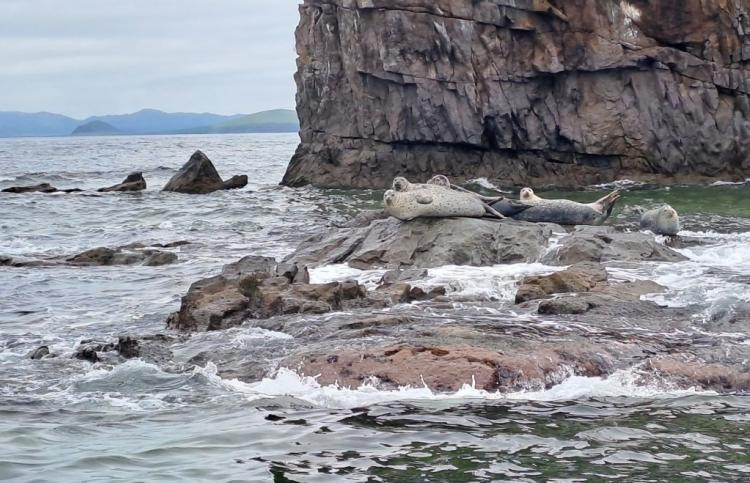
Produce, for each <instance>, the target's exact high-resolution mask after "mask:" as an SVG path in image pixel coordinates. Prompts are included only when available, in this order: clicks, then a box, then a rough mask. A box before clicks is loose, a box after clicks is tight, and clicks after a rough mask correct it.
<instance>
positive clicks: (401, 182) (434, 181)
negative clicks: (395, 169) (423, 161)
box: [391, 174, 504, 203]
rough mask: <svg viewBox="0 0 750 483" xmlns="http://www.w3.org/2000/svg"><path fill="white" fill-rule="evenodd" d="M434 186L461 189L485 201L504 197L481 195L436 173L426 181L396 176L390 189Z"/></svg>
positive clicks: (431, 188) (409, 189) (413, 188)
mask: <svg viewBox="0 0 750 483" xmlns="http://www.w3.org/2000/svg"><path fill="white" fill-rule="evenodd" d="M436 188H443V189H453V190H456V191H461V192H463V193H467V194H470V195H472V196H475V197H477V198H478V199H480V200H482V201H483V202H485V203H496V202H498V201H500V200H502V199H504V197H503V196H494V197H493V196H483V195H480V194H479V193H475V192H473V191H470V190H467V189H466V188H462V187H461V186H457V185H455V184H453V183H451V182H450V180H449V179H448V177H447V176H445V175H442V174H438V175H436V176H433V177H432V178H430V180H429V181H427V183H411V182H409V180H408V179H406V178H404V177H403V176H398V177H396V178H393V183H392V185H391V189H392V190H393V191H399V192H404V191H414V190H423V189H427V190H433V189H436Z"/></svg>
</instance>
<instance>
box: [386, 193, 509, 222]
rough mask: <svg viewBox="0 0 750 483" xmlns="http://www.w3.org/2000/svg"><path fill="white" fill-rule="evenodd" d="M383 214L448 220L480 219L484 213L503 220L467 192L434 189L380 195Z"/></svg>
mask: <svg viewBox="0 0 750 483" xmlns="http://www.w3.org/2000/svg"><path fill="white" fill-rule="evenodd" d="M383 203H384V205H385V212H386V213H387V214H389V215H390V216H393V217H394V218H398V219H399V220H403V221H409V220H413V219H414V218H419V217H425V218H448V217H454V216H462V217H469V218H481V217H483V216H484V215H485V213H487V212H489V213H490V214H492V215H494V216H496V217H498V218H503V216H502V215H500V214H499V213H497V212H496V211H495V210H493V209H492V208H490V207H488V206H487V205H486V204H484V203H483V202H482V201H481V200H480V199H478V198H476V197H475V196H472V195H470V194H467V193H460V192H457V191H453V190H449V189H445V188H442V187H435V189H433V190H430V189H416V190H413V191H395V190H388V191H386V192H385V195H384V196H383Z"/></svg>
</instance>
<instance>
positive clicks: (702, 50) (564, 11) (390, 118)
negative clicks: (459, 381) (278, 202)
mask: <svg viewBox="0 0 750 483" xmlns="http://www.w3.org/2000/svg"><path fill="white" fill-rule="evenodd" d="M300 12H301V20H300V24H299V27H298V28H297V51H298V54H299V58H298V72H297V75H296V81H297V86H298V94H297V111H298V114H299V118H300V122H301V138H302V142H301V144H300V146H299V148H298V150H297V152H296V154H295V156H294V158H293V159H292V162H291V164H290V166H289V168H288V171H287V173H286V175H285V176H284V181H283V183H284V184H287V185H292V186H298V185H303V184H308V183H312V184H315V185H318V186H326V187H366V188H371V187H384V186H386V185H387V184H389V183H390V181H391V179H392V178H393V177H394V176H395V175H397V174H400V175H405V176H407V177H410V178H414V179H415V180H419V179H424V178H426V177H428V176H430V175H432V174H433V173H436V172H439V173H445V174H448V175H451V176H453V177H456V178H457V179H471V178H478V177H487V178H489V179H492V180H497V181H499V182H500V183H501V184H503V185H514V184H530V185H537V186H539V185H547V184H554V185H559V186H573V185H580V184H591V183H600V182H608V181H612V180H615V179H622V178H630V179H640V180H649V181H654V182H661V183H671V182H685V181H687V182H696V181H702V180H705V179H708V178H722V179H738V178H741V179H744V178H745V177H747V176H750V64H749V63H748V62H749V61H750V16H749V15H750V0H631V1H630V2H625V1H620V0H549V1H546V0H305V2H304V4H303V5H301V6H300Z"/></svg>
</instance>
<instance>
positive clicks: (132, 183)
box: [97, 172, 146, 193]
mask: <svg viewBox="0 0 750 483" xmlns="http://www.w3.org/2000/svg"><path fill="white" fill-rule="evenodd" d="M145 189H146V180H145V179H143V174H142V173H140V172H136V173H130V174H129V175H128V177H127V178H125V179H124V180H123V182H122V183H120V184H116V185H114V186H110V187H109V188H99V189H98V190H97V191H99V192H100V193H107V192H112V191H142V190H145Z"/></svg>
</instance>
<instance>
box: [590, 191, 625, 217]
mask: <svg viewBox="0 0 750 483" xmlns="http://www.w3.org/2000/svg"><path fill="white" fill-rule="evenodd" d="M621 197H622V191H620V190H616V191H613V192H611V193H610V194H608V195H607V196H605V197H603V198H601V199H600V200H599V201H597V202H596V204H597V205H598V206H600V207H601V212H602V214H606V215H607V217H609V215H611V214H612V209H613V208H614V207H615V203H617V201H618V200H619V199H620V198H621Z"/></svg>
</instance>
